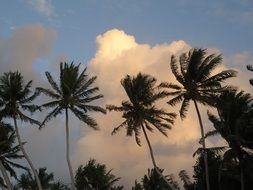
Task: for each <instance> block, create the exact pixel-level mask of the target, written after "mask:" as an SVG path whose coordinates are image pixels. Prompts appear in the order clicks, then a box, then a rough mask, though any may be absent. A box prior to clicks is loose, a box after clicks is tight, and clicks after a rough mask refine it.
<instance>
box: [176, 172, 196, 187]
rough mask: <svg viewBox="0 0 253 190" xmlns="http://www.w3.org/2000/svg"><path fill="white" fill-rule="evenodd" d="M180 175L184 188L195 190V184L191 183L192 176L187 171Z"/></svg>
mask: <svg viewBox="0 0 253 190" xmlns="http://www.w3.org/2000/svg"><path fill="white" fill-rule="evenodd" d="M178 175H179V178H180V179H181V181H183V186H184V189H185V190H194V189H195V183H194V182H192V181H191V179H190V176H189V175H188V173H187V172H186V171H185V170H181V171H180V172H179V174H178Z"/></svg>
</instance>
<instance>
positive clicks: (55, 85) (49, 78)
mask: <svg viewBox="0 0 253 190" xmlns="http://www.w3.org/2000/svg"><path fill="white" fill-rule="evenodd" d="M45 75H46V77H47V80H48V82H49V84H50V85H51V87H52V88H53V89H54V90H55V91H56V92H57V93H58V94H62V92H61V90H60V88H59V86H58V85H57V83H56V82H55V81H54V79H53V77H52V75H51V74H50V73H49V72H45ZM47 95H48V94H47Z"/></svg>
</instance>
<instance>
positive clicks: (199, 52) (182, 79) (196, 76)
mask: <svg viewBox="0 0 253 190" xmlns="http://www.w3.org/2000/svg"><path fill="white" fill-rule="evenodd" d="M221 62H222V57H221V55H218V56H216V55H215V54H210V55H207V50H206V49H193V50H191V51H189V53H188V54H186V53H185V54H182V55H181V56H180V58H179V61H178V60H177V59H176V57H175V56H174V55H172V57H171V62H170V66H171V71H172V73H173V74H174V76H175V77H176V80H177V81H178V82H179V83H180V85H177V84H172V83H162V84H161V85H160V86H161V87H164V88H169V89H173V91H172V92H170V93H169V94H170V95H172V96H174V98H172V99H171V100H169V101H168V104H169V105H172V106H175V105H176V104H178V103H180V102H182V105H181V108H180V111H179V113H180V116H181V118H182V119H183V118H185V117H186V113H187V111H188V108H189V105H190V101H191V100H192V101H193V102H194V105H195V109H196V111H197V115H198V119H199V125H200V130H201V136H202V138H203V137H204V134H205V133H204V127H203V124H202V120H201V116H200V112H199V108H198V105H197V102H199V103H200V104H203V105H213V102H214V97H215V96H216V95H217V94H218V93H220V92H221V91H222V90H223V89H224V88H222V86H221V82H223V81H225V80H226V79H228V78H231V77H234V76H236V72H235V71H233V70H225V71H222V72H220V73H218V74H215V75H211V74H212V72H213V71H214V69H215V68H217V66H218V65H220V64H221ZM202 146H203V148H204V149H205V148H206V145H205V140H203V141H202ZM204 158H205V169H206V174H207V175H206V186H207V190H210V187H209V177H208V164H207V156H204Z"/></svg>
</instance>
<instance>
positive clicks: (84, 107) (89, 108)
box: [76, 104, 106, 114]
mask: <svg viewBox="0 0 253 190" xmlns="http://www.w3.org/2000/svg"><path fill="white" fill-rule="evenodd" d="M76 106H77V107H78V108H79V109H82V110H84V111H85V112H87V111H95V112H101V113H103V114H106V110H105V109H104V108H101V107H100V106H93V105H85V104H76Z"/></svg>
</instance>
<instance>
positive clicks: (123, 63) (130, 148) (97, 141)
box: [75, 29, 199, 189]
mask: <svg viewBox="0 0 253 190" xmlns="http://www.w3.org/2000/svg"><path fill="white" fill-rule="evenodd" d="M190 48H191V47H190V45H188V44H187V43H186V42H184V41H182V40H181V41H174V42H172V43H164V44H157V45H155V46H153V47H152V46H150V45H149V44H139V43H138V42H136V40H135V38H134V36H131V35H128V34H126V33H125V32H124V31H121V30H118V29H112V30H109V31H107V32H105V33H104V34H102V35H99V36H98V37H97V53H96V55H95V57H94V58H93V59H92V60H91V61H90V63H89V71H90V72H91V73H92V74H94V75H97V76H98V80H97V85H98V86H99V87H100V90H101V93H103V94H104V96H105V98H104V104H105V103H106V104H117V105H119V104H120V103H121V101H122V100H124V99H126V95H125V92H124V90H123V88H122V86H121V85H120V80H121V79H122V78H123V77H124V76H125V75H127V74H130V75H135V74H137V73H138V72H143V73H147V74H151V75H153V76H155V77H156V78H157V79H159V80H160V81H171V82H175V79H174V77H173V75H172V73H171V71H170V68H169V61H170V57H171V55H172V54H176V55H179V54H181V53H183V52H185V51H188V50H189V49H190ZM102 105H103V104H102ZM161 106H162V107H164V108H165V109H169V110H170V111H171V112H172V111H175V110H176V109H175V108H170V107H169V106H168V105H165V104H164V103H161ZM194 111H195V110H194V109H193V108H192V107H191V109H190V111H189V115H188V117H187V119H185V121H183V122H182V121H181V120H179V119H178V120H177V121H176V124H175V126H174V127H173V129H172V130H170V131H168V138H166V137H164V136H163V135H161V134H159V132H158V131H155V133H154V134H149V136H150V140H151V142H152V145H153V146H154V149H156V150H154V151H155V153H156V159H157V163H158V165H159V166H160V167H161V168H164V169H166V172H167V174H169V173H175V174H177V173H178V172H179V170H180V169H190V168H191V166H192V164H193V159H191V158H192V153H193V151H192V150H193V149H195V148H196V142H197V139H198V138H199V127H198V122H197V118H196V114H195V112H194ZM95 117H96V119H97V121H98V122H99V123H100V125H101V131H99V132H90V133H86V135H85V136H84V137H83V138H81V139H80V140H79V142H78V144H77V155H76V161H75V163H80V162H81V163H82V162H85V160H88V159H89V157H94V158H96V159H98V160H99V161H101V162H105V163H106V164H108V167H113V168H114V172H115V173H116V174H118V175H119V176H120V177H122V183H124V184H125V185H126V189H130V187H131V185H133V184H134V180H135V179H139V178H140V177H142V176H143V174H144V173H145V172H146V171H147V168H151V167H152V164H151V160H150V156H149V151H148V149H147V146H146V141H145V140H144V139H142V147H138V146H137V145H136V143H135V139H134V138H133V137H132V138H131V137H126V135H125V134H126V132H125V130H124V129H122V130H121V131H120V132H119V133H118V134H116V135H114V136H111V135H110V133H111V131H112V129H113V127H116V126H117V125H119V124H120V122H121V121H122V118H121V115H120V114H118V113H108V114H107V115H105V116H104V115H100V114H95ZM193 142H195V144H194V143H193ZM185 146H187V147H188V148H190V150H188V148H186V147H185ZM157 147H160V148H157ZM165 147H167V150H166V148H165ZM170 147H171V150H170ZM172 147H174V148H172ZM175 147H178V149H180V148H182V149H181V150H179V151H178V152H177V150H176V148H175ZM175 152H177V154H174V153H175ZM189 152H190V153H189ZM186 155H187V156H186ZM178 158H180V159H178ZM168 161H169V162H168ZM184 166H185V168H182V167H184Z"/></svg>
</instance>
